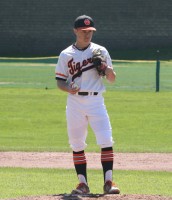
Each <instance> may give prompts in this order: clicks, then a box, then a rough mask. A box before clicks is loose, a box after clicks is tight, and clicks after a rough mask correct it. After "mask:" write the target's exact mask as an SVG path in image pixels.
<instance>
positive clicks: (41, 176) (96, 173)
mask: <svg viewBox="0 0 172 200" xmlns="http://www.w3.org/2000/svg"><path fill="white" fill-rule="evenodd" d="M0 177H1V181H0V187H1V193H0V198H11V197H13V198H14V197H18V196H36V195H48V194H51V195H52V194H64V193H68V194H69V193H70V192H71V190H72V189H73V188H75V186H76V183H77V178H76V175H75V172H74V170H72V169H71V170H62V169H22V168H0ZM66 178H67V180H66ZM114 179H115V180H116V182H117V183H118V185H119V187H120V188H121V194H158V195H167V196H172V191H171V181H172V176H171V173H170V172H152V171H149V172H148V171H120V170H118V171H115V176H114ZM88 182H89V186H90V190H91V192H92V193H94V194H97V193H100V194H101V193H103V188H102V186H103V175H102V171H101V170H89V171H88ZM64 183H65V184H64Z"/></svg>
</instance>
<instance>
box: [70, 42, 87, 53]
mask: <svg viewBox="0 0 172 200" xmlns="http://www.w3.org/2000/svg"><path fill="white" fill-rule="evenodd" d="M90 44H91V43H90ZM90 44H89V45H88V46H87V47H85V48H83V49H80V48H78V47H77V46H76V45H75V44H73V47H74V48H76V49H78V50H79V51H85V50H86V49H87V48H88V47H89V46H90Z"/></svg>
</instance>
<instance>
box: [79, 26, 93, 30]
mask: <svg viewBox="0 0 172 200" xmlns="http://www.w3.org/2000/svg"><path fill="white" fill-rule="evenodd" d="M79 29H80V30H83V31H84V30H88V31H96V29H95V28H94V27H81V28H79Z"/></svg>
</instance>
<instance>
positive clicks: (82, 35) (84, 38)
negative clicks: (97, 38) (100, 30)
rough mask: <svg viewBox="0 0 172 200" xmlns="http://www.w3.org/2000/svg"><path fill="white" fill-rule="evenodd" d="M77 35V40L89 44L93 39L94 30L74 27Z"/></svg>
mask: <svg viewBox="0 0 172 200" xmlns="http://www.w3.org/2000/svg"><path fill="white" fill-rule="evenodd" d="M74 32H75V34H76V37H77V41H80V42H83V43H87V44H89V43H90V42H91V40H92V36H93V31H92V30H80V29H74Z"/></svg>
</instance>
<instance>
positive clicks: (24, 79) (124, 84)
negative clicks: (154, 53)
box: [0, 57, 172, 91]
mask: <svg viewBox="0 0 172 200" xmlns="http://www.w3.org/2000/svg"><path fill="white" fill-rule="evenodd" d="M56 63H57V58H54V57H53V58H51V59H50V58H47V59H43V58H42V59H41V58H40V59H24V58H23V59H2V58H0V72H1V73H0V87H1V88H46V87H48V88H56V83H55V79H54V77H55V73H54V72H55V66H56ZM113 64H114V67H115V71H116V72H117V81H116V83H115V84H112V85H109V84H106V85H107V89H108V90H119V91H155V87H156V83H155V73H156V62H155V61H144V62H136V61H127V62H126V61H115V60H114V61H113ZM160 66H161V67H160V90H161V91H172V78H171V77H172V62H170V61H169V62H168V61H161V65H160Z"/></svg>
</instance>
